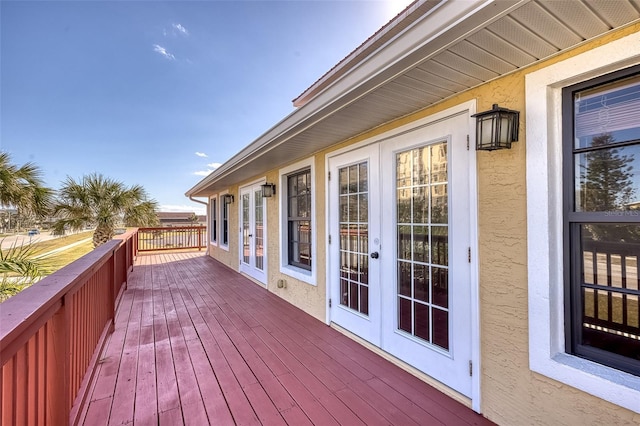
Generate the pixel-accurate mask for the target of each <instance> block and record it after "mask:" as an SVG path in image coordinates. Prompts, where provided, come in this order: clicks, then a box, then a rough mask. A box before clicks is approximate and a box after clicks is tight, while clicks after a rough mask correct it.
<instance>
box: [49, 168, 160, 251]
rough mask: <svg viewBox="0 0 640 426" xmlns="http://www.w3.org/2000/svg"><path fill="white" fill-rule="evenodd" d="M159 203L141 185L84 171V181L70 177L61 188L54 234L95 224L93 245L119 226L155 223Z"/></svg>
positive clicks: (104, 239) (96, 244)
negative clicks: (129, 183)
mask: <svg viewBox="0 0 640 426" xmlns="http://www.w3.org/2000/svg"><path fill="white" fill-rule="evenodd" d="M156 209H157V203H156V201H155V200H152V199H149V198H148V196H147V193H146V191H145V190H144V188H143V187H142V186H140V185H133V186H131V187H127V186H125V185H124V184H123V183H121V182H118V181H115V180H113V179H109V178H106V177H104V176H103V175H101V174H96V173H93V174H90V175H85V176H84V177H83V178H82V180H81V181H76V180H75V179H73V178H71V177H67V179H66V181H64V182H63V184H62V187H61V188H60V189H59V190H58V200H57V203H56V206H55V207H54V213H55V215H56V216H57V217H58V218H59V219H58V220H57V221H56V222H55V223H54V225H53V232H54V234H58V235H63V234H64V233H65V230H66V229H72V230H76V231H77V230H81V229H84V228H85V227H86V226H95V227H96V230H95V232H94V233H93V246H94V247H98V246H99V245H102V244H104V243H106V242H107V241H109V240H111V239H112V238H113V235H114V233H115V228H116V226H118V225H120V224H124V225H125V226H154V225H156V223H157V221H158V218H157V215H156Z"/></svg>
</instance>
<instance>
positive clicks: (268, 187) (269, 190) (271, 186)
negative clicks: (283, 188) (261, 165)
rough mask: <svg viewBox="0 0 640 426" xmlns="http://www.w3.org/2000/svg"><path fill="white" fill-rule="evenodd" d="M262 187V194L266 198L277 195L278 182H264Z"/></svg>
mask: <svg viewBox="0 0 640 426" xmlns="http://www.w3.org/2000/svg"><path fill="white" fill-rule="evenodd" d="M261 187H262V196H263V197H265V198H271V197H273V196H274V195H276V184H275V183H269V182H267V183H263V184H262V185H261Z"/></svg>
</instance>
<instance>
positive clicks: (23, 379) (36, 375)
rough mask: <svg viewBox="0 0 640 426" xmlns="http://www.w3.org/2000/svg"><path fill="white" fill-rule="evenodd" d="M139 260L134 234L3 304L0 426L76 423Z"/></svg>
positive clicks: (131, 232)
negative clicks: (120, 301) (128, 279)
mask: <svg viewBox="0 0 640 426" xmlns="http://www.w3.org/2000/svg"><path fill="white" fill-rule="evenodd" d="M136 255H137V230H132V231H129V232H127V233H126V234H123V235H121V236H119V237H118V239H116V240H113V241H110V242H108V243H106V244H104V245H102V246H100V247H98V248H97V249H95V250H93V251H92V252H91V253H89V254H87V255H85V256H84V257H82V258H80V259H78V260H77V261H75V262H73V263H71V264H69V265H67V266H65V267H64V268H62V269H61V270H59V271H58V272H55V273H54V274H52V275H50V276H48V277H46V278H44V279H43V280H41V281H40V282H39V283H37V284H35V285H33V286H31V287H29V288H27V289H25V290H23V291H22V292H21V293H19V294H17V295H15V296H13V297H12V298H10V299H9V300H6V301H5V302H3V303H2V305H1V306H0V365H1V366H2V370H1V373H2V375H1V377H0V381H1V388H0V403H1V406H0V408H1V410H2V413H1V415H0V421H1V424H2V425H64V424H75V423H77V421H78V418H79V415H80V414H81V412H82V409H83V405H84V399H85V396H86V393H87V390H88V387H89V383H90V382H91V379H92V375H93V372H94V371H95V367H96V365H97V362H98V357H99V354H100V352H101V351H102V348H103V345H104V343H105V341H106V338H107V335H108V334H109V333H110V332H111V331H112V330H113V321H114V315H115V310H116V307H117V306H118V302H119V300H120V299H119V298H120V297H121V294H122V292H123V291H124V289H125V287H126V281H127V277H128V274H129V272H130V271H131V270H132V268H133V262H134V260H135V257H136ZM72 407H73V408H72Z"/></svg>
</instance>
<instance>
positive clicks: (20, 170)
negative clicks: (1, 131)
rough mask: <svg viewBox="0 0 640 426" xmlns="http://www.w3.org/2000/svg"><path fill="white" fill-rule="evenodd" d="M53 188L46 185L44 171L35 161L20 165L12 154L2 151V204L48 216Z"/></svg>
mask: <svg viewBox="0 0 640 426" xmlns="http://www.w3.org/2000/svg"><path fill="white" fill-rule="evenodd" d="M52 199H53V190H51V189H50V188H47V187H46V186H44V182H43V180H42V172H41V171H40V169H39V168H38V167H37V166H36V165H35V164H33V163H26V164H24V165H23V166H21V167H18V166H16V165H14V164H12V163H11V156H10V155H9V154H8V153H6V152H2V151H0V205H1V206H2V207H9V206H13V207H15V208H16V209H18V211H19V212H20V213H22V214H35V215H37V216H41V217H42V216H46V215H47V213H48V212H49V209H50V207H51V201H52Z"/></svg>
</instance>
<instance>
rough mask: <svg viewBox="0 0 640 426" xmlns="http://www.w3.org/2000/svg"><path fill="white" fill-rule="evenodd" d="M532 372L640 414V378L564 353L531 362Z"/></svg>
mask: <svg viewBox="0 0 640 426" xmlns="http://www.w3.org/2000/svg"><path fill="white" fill-rule="evenodd" d="M531 370H532V371H534V372H536V373H539V374H542V375H543V376H546V377H549V378H551V379H554V380H557V381H558V382H561V383H564V384H566V385H569V386H573V387H575V388H577V389H580V390H582V391H585V392H588V393H590V394H592V395H594V396H597V397H599V398H602V399H604V400H607V401H609V402H612V403H614V404H616V405H620V406H622V407H625V408H628V409H630V410H633V411H635V412H637V413H638V412H640V377H637V376H634V375H632V374H629V373H625V372H622V371H619V370H615V369H613V368H609V367H607V366H604V365H602V364H598V363H595V362H593V361H589V360H586V359H583V358H580V357H577V356H573V355H569V354H565V353H558V354H556V355H555V356H553V357H549V358H547V359H546V360H540V359H538V360H531Z"/></svg>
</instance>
